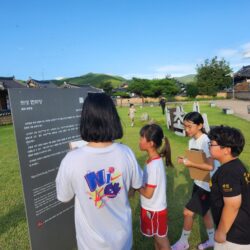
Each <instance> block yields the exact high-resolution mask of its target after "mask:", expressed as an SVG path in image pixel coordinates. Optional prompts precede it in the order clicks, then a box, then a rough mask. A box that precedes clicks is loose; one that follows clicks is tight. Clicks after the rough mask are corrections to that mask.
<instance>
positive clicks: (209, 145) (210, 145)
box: [208, 142, 221, 147]
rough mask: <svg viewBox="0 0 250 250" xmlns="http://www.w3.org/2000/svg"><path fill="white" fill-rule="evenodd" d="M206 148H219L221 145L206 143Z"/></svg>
mask: <svg viewBox="0 0 250 250" xmlns="http://www.w3.org/2000/svg"><path fill="white" fill-rule="evenodd" d="M208 147H221V145H213V144H212V143H211V142H208Z"/></svg>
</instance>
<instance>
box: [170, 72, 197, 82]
mask: <svg viewBox="0 0 250 250" xmlns="http://www.w3.org/2000/svg"><path fill="white" fill-rule="evenodd" d="M195 76H196V75H195V74H190V75H186V76H180V77H175V79H176V80H178V81H179V82H181V83H184V84H188V83H191V82H193V81H194V80H195Z"/></svg>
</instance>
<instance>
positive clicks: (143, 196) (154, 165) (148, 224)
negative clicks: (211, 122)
mask: <svg viewBox="0 0 250 250" xmlns="http://www.w3.org/2000/svg"><path fill="white" fill-rule="evenodd" d="M140 136H141V137H140V142H139V146H140V150H141V151H146V152H147V154H148V160H147V165H146V166H145V168H144V172H143V187H141V188H140V189H139V190H138V191H139V193H140V200H141V232H142V234H143V235H145V236H147V237H154V245H155V249H156V250H160V249H161V250H170V249H171V248H170V244H169V240H168V238H167V232H168V226H167V217H168V211H167V199H166V196H167V194H166V189H167V181H166V172H165V166H164V163H163V159H162V157H165V158H166V159H165V160H166V165H167V166H173V164H172V162H171V150H170V145H169V142H168V139H167V138H165V139H164V140H165V145H164V147H163V149H162V150H161V152H160V153H159V152H158V149H159V148H160V146H161V144H162V141H163V138H164V134H163V131H162V129H161V127H160V126H158V125H156V124H150V125H146V126H144V127H143V128H142V129H141V130H140Z"/></svg>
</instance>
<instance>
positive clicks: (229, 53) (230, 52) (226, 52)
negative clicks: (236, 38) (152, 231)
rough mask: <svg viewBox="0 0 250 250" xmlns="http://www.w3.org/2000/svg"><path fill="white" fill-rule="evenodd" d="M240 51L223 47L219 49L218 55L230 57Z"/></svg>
mask: <svg viewBox="0 0 250 250" xmlns="http://www.w3.org/2000/svg"><path fill="white" fill-rule="evenodd" d="M238 54H239V51H238V50H237V49H221V50H219V51H218V57H224V58H230V57H234V56H237V55H238Z"/></svg>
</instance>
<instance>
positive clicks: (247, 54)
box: [242, 43, 250, 58]
mask: <svg viewBox="0 0 250 250" xmlns="http://www.w3.org/2000/svg"><path fill="white" fill-rule="evenodd" d="M242 49H243V53H242V54H243V58H250V43H245V44H243V45H242Z"/></svg>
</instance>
